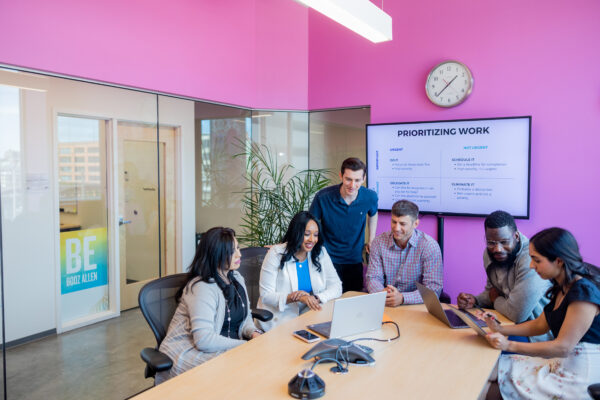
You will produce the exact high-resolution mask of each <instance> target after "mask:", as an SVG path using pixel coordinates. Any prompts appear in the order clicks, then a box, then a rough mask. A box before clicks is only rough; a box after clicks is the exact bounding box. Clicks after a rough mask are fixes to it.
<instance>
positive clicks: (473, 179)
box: [366, 116, 531, 218]
mask: <svg viewBox="0 0 600 400" xmlns="http://www.w3.org/2000/svg"><path fill="white" fill-rule="evenodd" d="M366 129H367V186H368V187H369V188H370V189H373V190H374V191H376V192H377V194H378V196H379V209H380V210H382V211H389V210H390V209H391V208H392V204H394V202H395V201H397V200H401V199H406V200H411V201H413V202H415V203H416V204H417V205H418V206H419V210H420V211H421V213H423V214H438V215H460V216H485V215H487V214H489V213H490V212H492V211H495V210H504V211H506V212H509V213H510V214H512V215H513V216H515V217H516V218H529V176H530V154H531V150H530V148H531V116H525V117H506V118H486V119H463V120H453V121H429V122H398V123H387V124H369V125H367V127H366Z"/></svg>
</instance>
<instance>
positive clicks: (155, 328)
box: [138, 274, 188, 378]
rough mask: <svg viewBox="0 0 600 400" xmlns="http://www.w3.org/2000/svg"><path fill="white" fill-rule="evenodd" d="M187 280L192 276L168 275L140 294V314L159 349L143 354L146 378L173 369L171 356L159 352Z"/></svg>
mask: <svg viewBox="0 0 600 400" xmlns="http://www.w3.org/2000/svg"><path fill="white" fill-rule="evenodd" d="M187 280H188V274H175V275H168V276H165V277H162V278H159V279H156V280H153V281H152V282H149V283H147V284H146V285H144V287H143V288H142V289H141V290H140V294H139V296H138V302H139V305H140V310H141V311H142V315H143V316H144V318H146V321H147V322H148V325H150V329H152V333H154V337H155V338H156V348H152V347H146V348H144V349H143V350H142V351H141V353H140V356H141V357H142V360H144V362H145V363H146V371H145V372H144V377H146V378H152V377H154V375H156V373H157V372H160V371H168V370H169V369H171V367H172V366H173V362H172V361H171V359H170V358H169V356H167V355H166V354H164V353H161V352H160V351H158V348H159V347H160V344H161V343H162V341H163V339H164V338H165V336H166V335H167V328H168V327H169V323H170V322H171V319H172V318H173V314H175V309H176V308H177V302H176V301H175V294H176V293H177V291H178V290H179V288H180V287H181V286H183V284H184V283H185V282H186V281H187Z"/></svg>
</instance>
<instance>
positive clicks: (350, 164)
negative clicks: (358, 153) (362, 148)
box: [340, 157, 367, 175]
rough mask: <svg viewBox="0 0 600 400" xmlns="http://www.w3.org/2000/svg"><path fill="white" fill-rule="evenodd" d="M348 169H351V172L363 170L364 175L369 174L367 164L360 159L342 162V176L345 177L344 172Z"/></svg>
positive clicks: (354, 158) (353, 158) (348, 159)
mask: <svg viewBox="0 0 600 400" xmlns="http://www.w3.org/2000/svg"><path fill="white" fill-rule="evenodd" d="M346 169H349V170H351V171H360V170H361V169H362V170H363V175H366V174H367V164H365V163H364V162H362V161H361V160H360V158H356V157H350V158H346V159H345V160H344V161H343V162H342V167H341V168H340V172H341V174H342V175H344V171H345V170H346Z"/></svg>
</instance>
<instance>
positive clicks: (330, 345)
mask: <svg viewBox="0 0 600 400" xmlns="http://www.w3.org/2000/svg"><path fill="white" fill-rule="evenodd" d="M364 349H367V351H368V350H371V349H369V348H366V347H363V348H361V347H359V346H358V345H356V344H354V343H350V342H347V341H345V340H342V339H327V340H323V341H322V342H320V343H317V344H316V345H314V346H313V348H312V349H310V350H309V351H307V352H306V353H304V355H303V356H302V359H303V360H310V359H311V358H313V357H315V358H318V359H324V358H331V359H333V360H337V361H346V362H349V363H352V364H362V365H365V364H366V365H371V364H374V363H375V359H374V358H373V357H371V356H370V355H369V354H368V353H367V351H365V350H364ZM371 351H372V350H371ZM333 360H332V361H331V362H334V361H333ZM323 362H325V361H323Z"/></svg>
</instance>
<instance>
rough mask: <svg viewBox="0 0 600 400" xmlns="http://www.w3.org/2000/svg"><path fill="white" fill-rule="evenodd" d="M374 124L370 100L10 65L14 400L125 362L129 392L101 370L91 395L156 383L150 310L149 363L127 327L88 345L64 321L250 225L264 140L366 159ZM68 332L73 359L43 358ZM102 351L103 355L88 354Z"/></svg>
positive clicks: (119, 304)
mask: <svg viewBox="0 0 600 400" xmlns="http://www.w3.org/2000/svg"><path fill="white" fill-rule="evenodd" d="M368 122H369V111H368V109H352V110H340V111H337V110H336V111H318V112H303V111H274V110H269V111H258V110H248V109H243V108H238V107H229V106H223V105H215V104H211V103H207V102H200V101H192V100H186V99H180V98H176V97H170V96H162V95H157V94H153V93H145V92H140V91H135V90H129V89H122V88H116V87H109V86H105V85H98V84H94V83H87V82H80V81H74V80H70V79H64V78H58V77H49V76H45V75H39V74H33V73H28V72H22V71H15V70H6V69H1V68H0V133H1V135H0V205H1V209H0V211H1V225H0V229H1V231H0V233H1V236H0V238H1V243H0V257H1V258H2V266H3V269H2V270H1V271H0V272H1V273H0V285H3V288H4V302H3V303H1V304H0V307H1V310H2V313H0V318H1V319H2V320H1V321H0V322H2V324H3V327H4V329H3V331H2V333H3V335H2V345H3V347H2V349H3V352H6V358H3V360H2V361H3V362H4V361H5V360H6V369H2V371H0V372H1V373H0V376H4V374H6V376H7V380H6V381H4V380H2V382H1V383H2V387H3V388H6V390H7V393H8V398H22V397H27V398H31V399H35V398H44V397H47V393H49V392H48V390H50V389H51V390H52V393H54V394H55V395H56V396H58V397H64V398H68V397H69V396H71V397H72V396H74V395H76V396H78V397H85V396H84V394H83V392H81V393H80V392H77V391H76V392H73V388H74V387H82V383H81V382H82V379H85V377H86V376H95V374H96V372H94V371H98V370H99V369H102V368H105V369H106V370H107V371H108V370H110V371H113V372H114V371H119V368H122V369H123V371H124V372H123V373H122V374H121V375H124V376H127V377H129V376H131V378H127V379H128V380H129V381H130V382H129V384H128V386H127V389H126V390H125V391H122V392H118V393H119V394H118V395H116V394H115V393H117V392H116V390H117V389H116V385H117V384H116V383H113V381H112V380H111V379H112V377H111V376H114V375H119V374H116V373H112V374H107V376H106V377H104V378H97V379H96V378H95V379H94V382H93V383H90V385H91V386H89V388H88V389H89V391H90V393H92V392H94V390H98V391H101V390H112V392H111V394H113V395H115V396H116V397H121V398H123V397H127V396H130V395H132V394H134V393H136V392H137V391H139V390H141V389H143V388H145V387H148V386H149V385H150V384H151V382H149V381H145V380H144V379H143V363H142V362H141V361H140V360H139V351H140V349H141V347H144V346H153V343H152V340H153V339H152V334H151V332H150V330H149V328H148V327H147V326H146V323H145V321H143V320H142V319H140V320H139V321H140V322H139V323H140V324H142V325H143V327H142V329H143V330H144V332H145V333H147V337H148V338H150V339H149V341H148V342H147V343H144V345H143V346H142V345H137V344H136V345H127V346H126V348H127V351H128V352H131V357H132V358H133V359H135V361H134V362H135V363H137V364H134V365H135V366H134V367H131V366H130V365H129V364H127V365H125V364H123V365H121V364H120V363H121V361H120V360H119V359H117V358H115V357H117V355H115V354H114V353H115V352H111V351H109V350H108V348H109V347H113V346H114V345H117V344H116V343H112V341H113V340H114V339H111V343H108V342H105V341H106V339H105V338H103V337H93V338H90V340H91V341H92V342H93V343H95V345H89V346H82V345H81V343H78V342H75V341H73V340H71V339H70V337H71V336H69V335H64V336H63V335H61V333H63V332H67V331H73V330H77V328H79V327H84V326H87V325H89V324H91V323H94V322H98V321H102V320H105V319H109V318H113V317H115V316H118V315H119V314H120V312H121V311H122V310H127V309H130V308H132V307H137V294H138V292H139V289H140V288H141V287H142V286H143V285H144V284H145V283H146V282H148V281H150V280H152V279H155V278H157V277H160V276H164V275H168V274H173V273H176V272H182V271H184V270H186V268H187V266H188V265H189V263H190V262H191V260H192V258H193V256H194V253H195V244H196V237H194V235H193V233H194V232H197V233H201V232H204V231H206V230H207V229H208V228H210V227H212V226H217V225H219V226H230V227H232V228H234V229H236V230H238V231H239V227H240V224H241V222H242V207H241V196H242V194H241V193H242V192H243V191H244V189H245V188H246V186H247V181H246V180H245V177H246V174H247V173H248V171H247V168H246V161H247V158H246V156H245V154H244V153H245V151H246V150H248V148H249V147H250V146H251V144H252V143H254V144H258V145H261V146H265V148H266V149H268V150H269V151H270V153H271V154H272V156H273V157H274V158H275V159H276V160H277V162H278V163H279V165H283V164H286V163H288V164H290V165H292V166H293V168H292V169H291V170H290V171H289V173H290V174H292V173H294V171H297V170H302V169H306V168H332V169H333V170H334V172H336V171H337V168H339V163H340V162H341V160H342V159H343V158H345V157H348V156H358V157H361V158H364V154H365V149H364V124H365V123H368ZM336 175H337V172H336ZM333 180H334V181H336V182H337V180H336V179H335V178H334V179H333ZM31 293H35V296H30V295H28V294H31ZM23 316H27V318H24V317H23ZM84 329H85V328H84ZM57 334H58V336H57ZM56 337H62V338H64V339H61V341H60V344H59V345H57V346H59V347H57V349H58V350H57V351H55V352H52V353H53V357H54V356H56V357H62V358H61V359H60V360H59V361H57V360H56V359H52V360H49V359H46V358H45V356H44V357H42V356H40V354H42V353H41V352H40V350H39V347H38V346H41V345H43V343H44V341H45V340H48V339H49V338H56ZM121 339H122V337H121V336H119V339H118V340H121ZM34 340H37V341H35V342H32V341H34ZM4 344H6V346H5V345H4ZM98 346H105V347H98ZM97 353H99V354H100V355H101V358H100V360H98V359H94V362H93V363H89V362H85V361H84V360H86V359H90V357H92V356H97ZM3 354H4V353H3ZM65 357H66V358H65ZM0 365H3V363H0ZM57 365H58V366H60V367H56V366H57ZM40 377H42V378H43V379H45V378H47V379H46V381H45V382H41V381H40V382H38V381H35V385H33V386H35V387H34V388H33V389H32V382H33V379H40ZM113 397H114V396H113Z"/></svg>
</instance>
